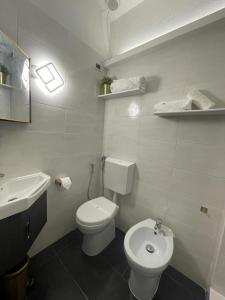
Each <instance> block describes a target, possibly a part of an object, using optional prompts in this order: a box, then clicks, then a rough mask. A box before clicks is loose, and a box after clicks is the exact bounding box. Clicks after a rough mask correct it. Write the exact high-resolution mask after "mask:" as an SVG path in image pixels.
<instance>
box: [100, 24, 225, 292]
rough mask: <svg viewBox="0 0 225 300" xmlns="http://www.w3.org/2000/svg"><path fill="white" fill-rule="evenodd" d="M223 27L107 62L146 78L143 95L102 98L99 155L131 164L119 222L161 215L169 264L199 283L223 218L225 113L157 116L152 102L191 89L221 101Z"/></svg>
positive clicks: (224, 94)
mask: <svg viewBox="0 0 225 300" xmlns="http://www.w3.org/2000/svg"><path fill="white" fill-rule="evenodd" d="M224 28H225V20H222V21H220V22H217V23H215V24H213V25H210V26H207V27H205V28H203V29H200V30H198V31H195V32H192V33H190V34H187V35H185V36H183V37H180V38H177V39H174V40H172V41H170V42H168V43H166V44H163V45H161V46H159V47H156V48H153V49H151V50H149V51H148V52H146V53H144V54H142V55H141V56H138V57H136V58H132V59H129V60H127V61H125V62H123V63H120V64H118V65H115V66H113V67H111V69H110V74H111V75H116V76H117V77H118V78H123V77H132V76H138V75H142V76H146V77H147V79H148V92H147V93H146V94H145V95H143V96H134V97H129V98H121V99H112V100H107V101H106V110H105V132H104V153H105V155H111V156H113V157H116V158H120V159H126V160H133V161H135V162H136V163H137V174H136V180H135V184H134V189H133V193H132V195H131V196H127V197H123V198H121V199H120V212H119V218H118V224H119V227H121V228H122V229H124V230H127V229H128V228H129V227H131V226H132V225H134V224H135V223H136V222H138V221H140V220H143V219H145V218H148V217H152V218H156V217H161V218H162V219H163V221H164V223H165V224H167V225H169V226H170V227H171V228H172V229H173V230H174V233H175V236H176V238H175V251H174V256H173V259H172V265H173V266H175V267H176V268H177V269H178V270H180V271H181V272H183V273H184V274H186V275H187V276H188V277H190V278H191V279H193V280H194V281H196V282H197V283H199V284H200V285H202V286H203V287H207V286H208V285H209V282H210V276H211V265H212V262H213V258H214V255H215V244H216V243H217V241H218V238H219V237H218V228H219V226H220V225H221V221H222V219H223V218H224V210H223V209H224V204H225V118H224V116H221V117H219V116H218V117H211V116H205V117H189V118H159V117H157V116H153V106H154V104H155V103H157V102H160V101H163V100H167V101H170V100H180V99H183V98H185V96H186V94H187V92H188V91H189V90H191V89H193V88H197V89H201V90H203V91H204V92H205V93H206V94H208V95H210V96H211V97H212V99H214V100H215V101H216V102H217V105H225V84H224V82H225V59H224V53H225V31H224ZM135 115H136V116H135ZM202 205H203V206H207V207H208V209H209V211H208V214H207V215H205V214H202V213H201V212H200V207H201V206H202Z"/></svg>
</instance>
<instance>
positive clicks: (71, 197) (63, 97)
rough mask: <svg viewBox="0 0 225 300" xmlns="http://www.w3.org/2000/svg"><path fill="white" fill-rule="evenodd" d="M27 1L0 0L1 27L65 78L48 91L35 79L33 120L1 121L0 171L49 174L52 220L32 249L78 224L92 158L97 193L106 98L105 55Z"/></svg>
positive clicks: (37, 60) (39, 61)
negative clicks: (61, 185)
mask: <svg viewBox="0 0 225 300" xmlns="http://www.w3.org/2000/svg"><path fill="white" fill-rule="evenodd" d="M29 3H30V2H29V1H25V0H24V1H23V0H19V1H18V0H15V1H13V0H0V8H1V9H0V29H1V30H3V31H4V32H5V33H7V34H9V35H10V36H12V37H13V38H15V39H16V38H17V33H18V43H19V45H20V46H21V47H22V48H24V49H25V50H26V52H27V53H28V55H29V56H30V57H31V59H32V64H34V65H37V66H39V65H42V64H43V63H44V62H49V61H51V62H53V63H54V64H55V66H56V67H57V68H58V70H59V72H60V73H61V75H62V76H63V78H64V80H65V87H64V88H63V89H62V90H60V91H59V92H56V93H55V94H53V95H50V94H48V93H47V92H45V91H44V90H42V89H40V87H39V85H38V81H37V79H32V124H28V125H24V124H16V123H6V122H4V121H1V122H0V171H1V172H2V173H6V175H7V178H9V177H11V176H18V175H19V176H20V175H25V174H29V173H32V172H37V171H43V172H46V173H47V174H50V175H51V176H52V184H51V186H50V188H49V191H48V223H47V225H46V226H45V227H44V229H43V230H42V232H41V235H40V236H39V238H38V240H37V241H36V243H35V245H34V247H33V250H32V253H35V252H37V251H39V250H40V249H42V248H44V247H46V246H47V245H49V244H51V243H52V242H54V241H55V240H57V239H59V238H60V237H61V236H63V235H64V234H65V233H67V232H69V231H71V230H72V229H73V228H74V227H75V211H76V208H77V207H78V205H79V204H80V203H82V202H83V201H85V200H86V192H87V185H88V180H89V173H90V166H89V164H90V163H91V162H93V163H95V165H96V168H95V175H94V181H93V185H92V195H93V196H95V195H98V182H99V172H98V167H99V158H100V156H101V152H102V135H103V121H104V103H103V102H100V101H98V100H97V98H96V92H97V91H96V83H97V81H98V79H99V76H100V74H99V73H98V72H96V71H95V69H94V66H95V62H96V61H99V60H101V58H100V57H99V56H98V55H97V54H96V53H95V52H93V51H92V50H91V49H89V48H88V47H87V46H86V45H84V44H82V43H81V42H80V41H79V40H78V39H76V38H75V37H74V36H73V35H72V34H70V33H69V32H68V31H66V30H65V29H64V28H63V27H61V26H60V25H58V24H57V23H56V22H55V21H52V20H51V19H50V18H48V17H47V16H46V15H44V14H43V13H42V12H41V11H39V10H38V9H37V8H36V7H34V6H33V5H31V4H29ZM17 6H18V8H19V18H18V24H19V27H17V16H18V11H17ZM17 29H18V30H17ZM17 31H18V32H17ZM58 175H67V176H70V177H71V179H72V181H73V185H72V188H71V189H70V191H61V190H58V189H57V187H56V186H55V185H54V179H55V177H56V176H58Z"/></svg>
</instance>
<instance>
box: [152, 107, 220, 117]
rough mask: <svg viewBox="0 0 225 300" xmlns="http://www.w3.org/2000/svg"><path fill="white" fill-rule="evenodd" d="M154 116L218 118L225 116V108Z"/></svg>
mask: <svg viewBox="0 0 225 300" xmlns="http://www.w3.org/2000/svg"><path fill="white" fill-rule="evenodd" d="M154 115H156V116H159V117H188V116H218V115H225V108H215V109H207V110H200V109H199V110H187V111H177V112H176V111H174V112H158V113H156V112H155V113H154Z"/></svg>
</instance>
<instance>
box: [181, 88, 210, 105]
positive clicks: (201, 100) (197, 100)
mask: <svg viewBox="0 0 225 300" xmlns="http://www.w3.org/2000/svg"><path fill="white" fill-rule="evenodd" d="M187 97H188V99H189V100H192V102H193V104H194V105H195V106H197V107H198V108H199V109H210V108H213V107H214V106H215V103H214V102H213V101H212V100H211V99H209V98H208V97H207V96H205V95H203V94H202V93H201V92H200V91H198V90H193V91H191V92H190V93H189V94H188V95H187Z"/></svg>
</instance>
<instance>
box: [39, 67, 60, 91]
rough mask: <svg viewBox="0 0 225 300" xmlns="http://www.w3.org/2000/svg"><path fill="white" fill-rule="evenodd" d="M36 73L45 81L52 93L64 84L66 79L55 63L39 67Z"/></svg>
mask: <svg viewBox="0 0 225 300" xmlns="http://www.w3.org/2000/svg"><path fill="white" fill-rule="evenodd" d="M36 74H37V75H38V77H39V78H40V79H41V81H42V82H43V83H44V85H45V87H46V88H47V90H48V91H49V92H50V93H52V92H54V91H55V90H57V89H58V88H60V87H62V86H63V85H64V80H63V79H62V77H61V75H60V74H59V72H58V71H57V70H56V68H55V66H54V65H53V63H48V64H46V65H44V66H42V67H39V68H37V69H36Z"/></svg>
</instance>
